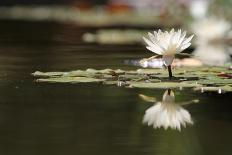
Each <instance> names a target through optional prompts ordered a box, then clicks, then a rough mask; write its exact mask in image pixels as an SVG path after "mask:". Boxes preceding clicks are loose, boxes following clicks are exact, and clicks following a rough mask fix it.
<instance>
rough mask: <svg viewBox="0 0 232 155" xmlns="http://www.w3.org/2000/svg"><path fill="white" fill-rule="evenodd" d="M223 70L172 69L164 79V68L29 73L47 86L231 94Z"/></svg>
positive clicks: (226, 72)
mask: <svg viewBox="0 0 232 155" xmlns="http://www.w3.org/2000/svg"><path fill="white" fill-rule="evenodd" d="M231 72H232V71H231V70H229V69H228V68H227V67H207V66H202V67H192V68H191V67H181V68H176V69H174V70H173V74H174V76H175V77H173V78H172V79H171V80H170V79H169V78H168V74H167V71H166V70H165V69H138V70H121V69H115V70H113V69H102V70H96V69H86V70H75V71H70V72H40V71H36V72H34V73H32V75H33V76H34V77H35V78H39V79H37V80H36V81H37V82H49V83H96V82H102V83H103V84H105V85H117V86H121V87H130V88H150V89H157V88H161V89H166V88H193V90H202V89H203V90H204V91H215V92H217V91H218V90H219V91H221V92H232V90H231V89H232V88H231V87H232V79H230V78H225V77H221V76H218V75H219V74H231Z"/></svg>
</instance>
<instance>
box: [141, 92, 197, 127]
mask: <svg viewBox="0 0 232 155" xmlns="http://www.w3.org/2000/svg"><path fill="white" fill-rule="evenodd" d="M139 96H140V97H141V98H142V99H143V100H145V101H147V102H155V98H151V97H148V96H145V95H139ZM197 102H198V100H191V101H188V102H183V103H179V104H176V103H175V95H174V92H173V91H172V90H171V89H168V90H167V91H165V93H164V95H163V99H162V101H161V102H157V103H155V104H154V105H153V106H152V107H150V108H149V109H147V110H146V112H145V115H144V118H143V123H147V124H148V126H153V128H155V129H156V128H161V127H163V128H164V129H168V128H169V127H170V128H171V129H177V130H179V131H181V126H183V127H186V125H187V124H193V120H192V118H191V115H190V113H189V112H188V111H187V110H186V109H184V108H183V107H182V105H187V104H191V103H197Z"/></svg>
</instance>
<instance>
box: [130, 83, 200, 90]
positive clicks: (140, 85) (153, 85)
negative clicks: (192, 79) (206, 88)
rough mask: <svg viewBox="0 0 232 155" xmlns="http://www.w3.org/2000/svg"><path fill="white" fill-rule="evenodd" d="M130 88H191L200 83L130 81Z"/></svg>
mask: <svg viewBox="0 0 232 155" xmlns="http://www.w3.org/2000/svg"><path fill="white" fill-rule="evenodd" d="M129 84H130V85H129V87H130V88H162V89H168V88H183V87H185V88H193V87H200V86H202V85H199V84H196V83H195V84H194V83H182V82H157V83H145V82H144V83H142V82H130V83H129Z"/></svg>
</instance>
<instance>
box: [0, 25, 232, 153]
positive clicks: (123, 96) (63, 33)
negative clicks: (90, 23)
mask: <svg viewBox="0 0 232 155" xmlns="http://www.w3.org/2000/svg"><path fill="white" fill-rule="evenodd" d="M86 30H88V29H81V28H80V27H78V26H76V25H73V24H65V25H64V24H58V23H50V22H40V23H39V22H22V21H1V22H0V154H7V155H15V154H18V155H21V154H22V155H31V154H33V155H37V154H38V155H41V154H43V155H46V154H47V155H51V154H54V155H59V154H70V155H72V154H73V155H74V154H75V155H77V154H78V155H90V154H101V155H109V154H114V155H130V154H131V155H132V154H133V155H135V154H144V155H156V154H159V155H218V154H222V155H226V154H232V150H231V139H232V132H231V131H232V103H231V100H232V95H231V94H220V95H219V94H216V93H204V94H201V93H199V92H192V91H190V90H182V91H180V90H173V91H174V92H175V95H176V101H177V102H183V101H188V100H193V99H199V100H200V102H199V103H197V104H191V105H188V106H186V107H185V109H186V110H188V111H189V113H190V114H191V116H192V119H193V121H194V124H193V125H188V126H187V127H186V128H182V130H181V132H180V131H178V130H170V129H168V130H164V129H163V128H161V129H153V128H152V127H149V126H147V125H146V124H143V123H142V120H143V116H144V114H145V111H146V110H147V109H148V108H149V107H151V106H152V105H153V104H152V103H147V102H144V101H143V100H141V99H140V98H139V97H138V94H145V95H148V96H154V97H156V98H157V100H162V96H163V93H164V92H165V90H152V89H126V88H122V87H116V86H106V85H101V84H46V83H35V82H34V78H33V77H32V76H31V75H30V73H32V72H34V71H36V70H40V71H69V70H74V69H86V68H96V69H103V68H121V69H132V68H135V67H133V66H127V65H126V64H124V63H123V61H124V60H126V59H137V58H142V57H147V56H149V54H150V53H149V52H148V51H146V50H145V49H144V47H142V46H139V45H136V46H112V45H107V46H99V45H94V44H92V45H88V44H85V43H83V42H82V41H81V34H82V33H83V32H84V31H86Z"/></svg>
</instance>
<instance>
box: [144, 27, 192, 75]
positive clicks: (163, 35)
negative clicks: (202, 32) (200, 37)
mask: <svg viewBox="0 0 232 155" xmlns="http://www.w3.org/2000/svg"><path fill="white" fill-rule="evenodd" d="M148 36H149V39H147V38H145V37H143V39H144V41H145V42H146V44H147V46H146V48H147V49H148V50H150V51H152V52H153V53H155V54H158V55H161V56H162V59H163V63H164V65H165V66H166V67H167V68H168V73H169V78H170V79H171V78H172V70H171V64H172V62H173V60H174V58H175V54H178V53H180V52H182V51H183V50H185V49H186V48H188V47H189V46H190V45H191V43H190V41H191V40H192V38H193V36H194V35H191V36H190V37H188V38H186V32H185V31H184V32H181V30H178V31H175V30H174V29H172V30H171V31H170V32H167V31H165V32H162V31H161V30H158V32H156V31H154V33H153V34H152V33H150V32H149V33H148Z"/></svg>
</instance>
